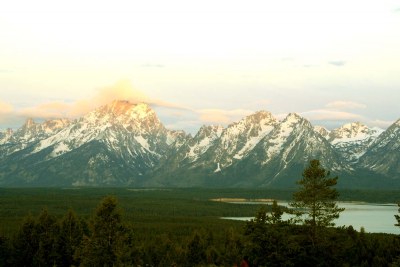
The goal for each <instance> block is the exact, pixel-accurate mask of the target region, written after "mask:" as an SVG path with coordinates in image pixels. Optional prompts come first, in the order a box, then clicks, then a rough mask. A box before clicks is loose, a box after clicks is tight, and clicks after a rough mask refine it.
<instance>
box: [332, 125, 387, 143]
mask: <svg viewBox="0 0 400 267" xmlns="http://www.w3.org/2000/svg"><path fill="white" fill-rule="evenodd" d="M382 132H383V130H382V129H379V128H373V129H371V128H369V127H368V126H366V125H365V124H363V123H361V122H353V123H347V124H345V125H343V126H341V127H339V128H337V129H334V130H333V131H331V132H330V134H329V139H328V140H329V142H331V143H332V144H337V143H342V142H353V141H358V140H364V139H368V138H371V137H373V138H375V137H377V136H378V135H379V134H381V133H382Z"/></svg>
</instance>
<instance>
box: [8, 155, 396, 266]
mask: <svg viewBox="0 0 400 267" xmlns="http://www.w3.org/2000/svg"><path fill="white" fill-rule="evenodd" d="M337 181H338V178H337V177H330V173H329V172H328V171H326V170H325V169H324V168H323V167H322V166H321V165H320V162H319V161H318V160H312V161H311V162H310V164H309V165H308V167H307V168H306V169H305V170H304V171H303V174H302V179H300V180H299V181H298V184H299V190H298V191H297V192H296V193H294V195H293V202H292V203H291V205H290V206H291V207H292V209H290V210H287V209H286V208H284V207H280V206H278V205H277V203H276V201H275V202H274V203H273V205H272V206H270V207H266V206H265V207H262V208H261V209H260V210H259V211H258V212H257V214H256V215H255V218H254V219H252V220H250V221H248V222H246V223H245V225H244V227H243V229H242V230H237V229H234V228H229V229H226V232H225V233H224V235H222V237H220V235H216V233H215V232H213V229H204V228H202V227H199V228H198V229H194V230H193V232H192V233H191V234H190V235H188V236H186V237H184V238H180V239H177V238H175V237H174V236H173V234H172V235H171V234H169V233H165V234H162V235H159V234H157V235H156V234H154V235H151V234H149V235H148V236H146V237H144V238H143V237H142V238H140V239H138V237H137V236H138V235H137V233H135V229H134V227H132V226H131V225H129V224H127V223H126V222H125V221H124V218H123V215H122V214H123V213H122V211H121V209H120V208H119V206H118V201H117V199H116V198H115V197H112V196H108V197H105V198H104V199H103V200H102V201H101V202H100V203H99V205H98V207H97V208H96V209H95V211H94V212H93V215H92V217H91V218H90V219H89V220H84V219H83V218H81V217H80V216H78V215H77V214H76V213H75V212H74V211H73V210H68V211H67V212H66V214H65V215H64V216H63V217H62V218H57V217H55V216H54V215H52V214H50V213H49V211H48V210H47V209H44V210H42V212H41V213H40V214H39V215H37V216H36V217H34V216H32V215H28V216H27V217H26V218H25V219H24V221H23V222H22V224H21V226H20V228H19V230H18V233H17V234H16V235H15V236H14V237H12V238H5V237H1V236H0V266H400V239H399V237H398V236H396V235H390V234H370V233H366V232H365V231H364V230H363V229H361V230H360V231H356V230H354V229H353V227H352V226H349V227H339V228H335V227H334V224H333V221H334V219H336V218H338V217H339V215H340V212H341V211H343V209H341V208H339V207H338V206H337V203H336V200H337V197H338V193H337V191H336V189H335V188H334V186H335V185H336V183H337ZM284 212H291V213H292V214H293V215H294V216H293V217H292V218H291V219H288V220H283V219H282V215H283V213H284ZM399 212H400V209H399ZM395 219H396V220H397V224H396V225H397V226H400V216H399V215H395ZM217 236H218V237H217Z"/></svg>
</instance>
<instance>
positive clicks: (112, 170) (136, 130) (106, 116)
mask: <svg viewBox="0 0 400 267" xmlns="http://www.w3.org/2000/svg"><path fill="white" fill-rule="evenodd" d="M182 138H184V137H183V136H182V133H178V132H173V131H168V130H167V129H165V127H164V126H163V125H162V124H161V122H160V121H159V119H158V118H157V116H156V114H155V112H154V111H153V110H151V109H150V107H149V106H148V105H146V104H137V105H134V104H131V103H129V102H126V101H114V102H112V103H111V104H110V105H106V106H103V107H100V108H98V109H96V110H94V111H93V112H90V113H89V114H87V115H86V116H84V117H82V118H80V119H78V120H76V121H74V122H73V123H71V124H70V125H69V126H68V127H65V128H64V129H62V130H61V131H59V132H57V133H56V134H54V135H52V136H50V137H49V138H47V139H44V140H41V141H39V142H37V143H35V144H33V145H32V146H29V147H28V148H27V149H25V150H24V151H21V153H18V154H16V155H13V157H9V159H8V160H5V161H4V162H3V163H2V164H1V165H0V167H1V168H0V170H2V172H3V176H4V174H6V175H8V176H18V177H24V175H23V173H25V176H27V177H28V178H26V180H27V182H29V183H31V184H32V183H34V184H41V183H42V181H43V180H46V179H48V176H49V174H46V170H47V172H49V173H52V174H53V177H52V179H61V180H68V178H69V179H70V181H69V182H70V184H74V185H92V186H93V185H94V186H98V185H127V184H131V183H132V181H135V180H138V179H141V178H142V177H144V176H146V174H147V173H148V172H150V171H151V170H152V169H153V168H155V167H156V165H158V163H159V161H160V160H161V158H163V157H165V156H166V155H168V154H169V150H170V149H171V147H174V146H178V145H179V144H178V143H177V142H176V141H177V140H178V139H182ZM181 142H183V141H182V140H181ZM71 155H74V156H71ZM15 157H17V158H18V159H19V162H20V164H19V165H18V166H14V165H12V164H11V163H10V160H13V158H15ZM31 161H32V162H34V163H35V164H34V168H33V167H31V166H32V164H27V163H28V162H31ZM58 162H60V163H62V164H57V163H58ZM9 166H14V167H12V168H10V167H9ZM7 167H8V168H7ZM10 169H14V170H10ZM69 169H71V172H69V171H68V170H69ZM52 170H54V171H52ZM65 170H67V171H65ZM62 174H64V175H65V177H63V176H62ZM72 174H73V175H72ZM94 174H95V175H94ZM55 176H58V177H55ZM93 177H97V178H96V179H94V178H93ZM110 177H111V178H110ZM127 179H129V181H128V180H127ZM28 180H29V181H28ZM31 180H32V181H31ZM51 183H52V184H57V180H55V181H53V182H51Z"/></svg>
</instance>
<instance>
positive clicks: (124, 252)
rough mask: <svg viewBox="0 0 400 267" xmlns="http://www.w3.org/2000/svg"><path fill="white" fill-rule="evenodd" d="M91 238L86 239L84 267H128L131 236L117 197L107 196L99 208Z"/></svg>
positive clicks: (91, 225) (91, 228) (93, 220)
mask: <svg viewBox="0 0 400 267" xmlns="http://www.w3.org/2000/svg"><path fill="white" fill-rule="evenodd" d="M89 229H90V232H91V233H90V236H89V237H86V238H85V239H84V240H83V248H82V254H81V255H80V258H81V266H121V265H129V264H130V261H131V254H132V251H133V249H132V244H133V241H132V233H131V230H130V229H129V228H128V227H127V226H126V225H125V224H124V223H123V222H122V215H121V212H120V211H119V209H118V208H117V200H116V198H114V197H106V198H104V199H103V201H102V202H101V203H100V205H99V206H98V207H97V209H96V212H95V214H94V216H93V219H92V220H91V222H90V225H89Z"/></svg>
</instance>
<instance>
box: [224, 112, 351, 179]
mask: <svg viewBox="0 0 400 267" xmlns="http://www.w3.org/2000/svg"><path fill="white" fill-rule="evenodd" d="M311 159H319V160H320V161H321V163H322V165H323V166H324V167H325V168H327V169H329V170H332V171H333V172H336V173H338V172H349V171H350V170H351V168H350V166H348V165H347V164H346V163H345V162H344V161H343V159H342V158H341V156H340V155H339V154H338V153H337V152H336V151H335V150H334V148H333V147H332V146H331V145H330V144H329V143H328V142H327V140H326V139H325V138H323V137H322V136H321V135H320V134H318V133H317V132H315V130H314V127H313V126H312V125H311V123H310V122H309V121H307V120H306V119H304V118H302V117H300V116H299V115H297V114H295V113H291V114H289V115H288V116H287V117H286V118H285V119H284V120H283V121H282V122H281V123H280V124H279V125H277V126H276V127H275V129H274V130H273V131H271V133H269V134H268V135H267V136H265V137H264V138H263V139H262V140H261V141H260V142H259V143H258V144H257V146H256V147H255V148H254V151H252V153H251V154H250V155H249V156H248V157H247V158H246V159H245V160H244V161H241V162H240V163H239V164H238V166H237V167H236V169H235V172H236V173H237V174H239V176H240V177H241V178H242V179H243V180H242V181H241V182H240V184H243V185H246V183H247V181H246V177H252V178H253V179H254V180H255V181H257V182H256V183H258V185H262V186H282V185H286V186H290V185H294V181H296V180H298V179H299V175H300V174H301V171H302V170H303V168H304V166H305V165H306V164H307V163H308V161H309V160H311ZM230 175H231V174H230Z"/></svg>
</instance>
